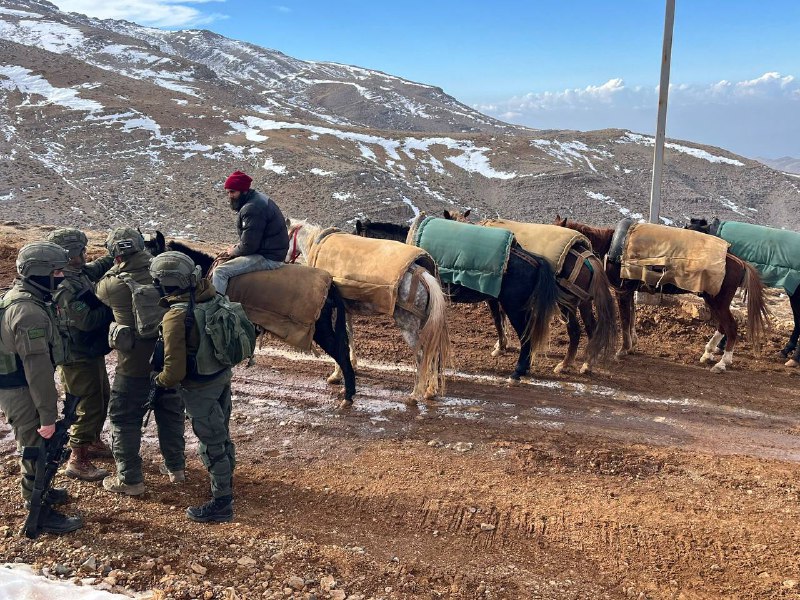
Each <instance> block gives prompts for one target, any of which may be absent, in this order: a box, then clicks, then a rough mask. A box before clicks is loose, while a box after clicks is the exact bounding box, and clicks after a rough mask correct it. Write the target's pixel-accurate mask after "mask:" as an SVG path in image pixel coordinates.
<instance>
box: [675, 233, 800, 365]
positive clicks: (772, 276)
mask: <svg viewBox="0 0 800 600" xmlns="http://www.w3.org/2000/svg"><path fill="white" fill-rule="evenodd" d="M720 225H721V223H720V222H719V220H718V219H714V221H713V222H712V223H709V222H708V221H707V220H706V219H702V218H701V219H696V218H692V219H690V222H689V224H688V225H686V227H685V229H691V230H693V231H700V232H702V233H708V234H710V235H717V236H719V237H722V239H724V240H725V241H727V242H730V243H731V244H732V247H731V252H732V253H733V254H738V248H737V243H736V242H737V237H736V235H735V233H734V234H733V235H731V234H725V233H723V232H722V231H720ZM750 227H751V230H752V231H753V232H755V233H756V234H757V236H758V238H757V239H758V243H759V244H760V245H762V247H764V248H766V249H767V253H768V254H769V255H770V256H767V257H764V258H765V260H764V261H763V262H762V261H754V263H753V264H754V266H755V268H756V270H757V271H758V272H759V274H760V275H761V278H762V280H763V281H764V283H765V285H767V286H769V287H783V289H784V291H785V292H786V295H787V296H789V305H790V306H791V307H792V317H793V318H794V329H793V330H792V334H791V335H790V336H789V341H788V342H787V343H786V346H784V348H783V349H782V350H781V356H783V358H786V359H788V360H787V361H786V363H785V364H786V366H787V367H796V366H798V365H800V348H798V346H797V340H798V337H800V285H797V281H796V280H794V281H792V282H789V281H786V280H785V279H784V278H783V277H782V275H785V271H780V270H778V271H776V270H775V268H776V267H778V268H780V267H784V268H786V261H784V260H778V261H776V260H774V259H775V258H776V257H775V256H774V255H773V253H774V251H775V250H776V249H777V248H776V246H777V245H779V244H780V243H781V241H779V240H778V239H777V237H778V236H781V237H784V236H785V237H787V238H789V239H792V240H793V241H794V247H795V248H796V246H797V244H798V243H800V233H796V232H794V231H786V230H783V229H775V228H773V227H764V226H750ZM720 234H721V235H720ZM784 250H786V248H784ZM790 252H791V251H790ZM794 255H795V256H796V254H794ZM790 288H794V289H790ZM720 343H721V342H720Z"/></svg>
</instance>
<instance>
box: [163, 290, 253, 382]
mask: <svg viewBox="0 0 800 600" xmlns="http://www.w3.org/2000/svg"><path fill="white" fill-rule="evenodd" d="M172 307H173V308H183V309H184V310H188V308H189V303H188V302H178V303H176V304H173V305H172ZM194 320H195V323H196V324H197V328H198V329H199V330H200V347H199V348H198V349H197V354H196V355H195V356H194V363H195V365H194V369H191V368H190V369H189V371H190V373H192V374H196V375H213V374H214V373H218V372H219V371H221V370H222V369H225V368H227V367H233V366H235V365H238V364H239V363H240V362H242V361H244V360H248V359H249V358H251V357H252V356H253V353H254V352H255V347H256V328H255V326H254V325H253V324H252V323H251V322H250V319H248V318H247V314H245V312H244V308H243V307H242V305H241V304H239V303H238V302H231V301H230V300H228V297H227V296H223V295H221V294H217V295H216V296H214V298H212V299H211V300H208V301H207V302H198V303H197V304H195V305H194ZM189 362H190V366H191V362H192V360H191V357H190V358H189Z"/></svg>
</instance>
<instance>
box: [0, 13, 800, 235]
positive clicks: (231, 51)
mask: <svg viewBox="0 0 800 600" xmlns="http://www.w3.org/2000/svg"><path fill="white" fill-rule="evenodd" d="M0 55H2V60H1V61H0V157H2V158H3V160H2V161H0V221H2V220H7V221H22V222H26V223H46V224H70V225H76V224H82V225H85V226H87V227H93V228H98V229H99V228H104V227H108V226H111V225H117V224H128V225H138V226H141V227H143V228H152V227H158V228H161V229H162V230H164V231H165V232H166V233H168V234H170V235H181V236H189V237H194V238H202V239H206V240H208V241H218V240H226V239H228V240H229V239H231V238H232V236H233V235H234V234H235V231H234V224H233V215H232V214H231V213H230V211H229V209H228V207H227V200H226V199H225V198H224V194H223V193H222V182H223V181H224V179H225V177H226V176H227V175H228V174H229V173H230V172H231V171H233V170H235V169H244V170H246V171H248V172H249V173H250V174H251V175H252V176H253V177H254V179H255V185H256V186H257V187H258V188H259V189H261V190H264V191H266V192H268V193H269V194H270V195H271V196H273V197H274V198H275V200H276V201H277V202H278V204H279V205H280V206H281V208H282V209H283V211H284V213H285V214H286V215H287V216H293V217H306V218H309V219H311V220H313V221H315V222H318V223H321V224H324V225H338V226H341V227H345V228H349V227H351V226H352V222H353V220H354V219H355V218H357V217H358V218H363V217H370V218H372V219H373V220H387V221H394V222H400V221H405V220H408V219H410V218H411V217H413V216H414V214H416V213H417V212H419V211H425V212H427V213H429V214H440V213H441V211H442V209H444V208H448V209H453V208H455V209H464V208H472V210H473V212H474V213H475V214H477V215H483V216H493V215H497V214H499V215H503V216H506V217H509V218H514V219H520V220H530V221H550V220H551V219H552V218H553V216H554V215H555V214H556V213H561V214H562V215H565V214H566V215H569V216H571V217H575V218H577V219H582V220H586V221H588V222H592V223H597V224H601V223H613V222H616V221H617V220H618V219H619V218H621V217H622V216H623V215H632V216H634V217H635V218H642V217H644V218H646V217H647V214H648V204H649V198H650V181H651V169H652V154H653V142H654V140H653V138H652V137H650V136H644V135H639V134H636V133H633V132H630V131H624V130H618V129H613V130H612V129H610V130H602V131H590V132H580V131H552V130H546V131H545V130H533V129H528V128H524V127H518V126H515V125H510V124H508V123H503V122H502V121H498V120H496V119H493V118H491V117H488V116H486V115H483V114H481V113H479V112H476V111H474V110H472V109H470V108H469V107H467V106H465V105H464V104H462V103H460V102H459V101H458V100H456V99H455V98H453V97H451V96H449V95H447V94H445V93H444V92H443V91H442V90H441V89H440V88H438V87H436V86H434V85H429V84H425V83H418V82H413V81H408V80H406V79H402V78H400V77H396V76H393V75H390V74H387V73H381V72H378V71H373V70H368V69H362V68H360V67H355V66H349V65H341V64H337V63H329V62H312V61H302V60H298V59H295V58H292V57H290V56H287V55H285V54H282V53H281V52H279V51H276V50H269V49H265V48H260V47H258V46H255V45H252V44H247V43H243V42H239V41H236V40H231V39H228V38H225V37H222V36H219V35H217V34H214V33H211V32H208V31H200V30H190V31H174V32H168V31H162V30H158V29H151V28H146V27H141V26H139V25H136V24H133V23H129V22H125V21H116V20H99V19H93V18H89V17H86V16H83V15H78V14H75V13H64V12H61V11H59V10H58V9H57V8H56V7H55V6H54V5H52V4H50V3H49V2H46V1H45V0H0ZM799 201H800V181H798V179H797V178H796V177H794V176H790V175H786V174H783V173H780V172H778V171H776V170H773V169H771V168H769V167H767V166H765V165H763V164H761V163H760V162H757V161H753V160H749V159H746V158H743V157H741V156H737V155H735V154H733V153H731V152H728V151H726V150H723V149H720V148H714V147H710V146H702V145H699V144H695V143H692V142H684V141H677V140H669V143H668V145H667V149H666V159H665V169H664V188H663V198H662V207H663V211H662V217H663V218H664V221H665V222H667V223H682V222H684V221H686V220H688V218H689V217H691V216H707V217H711V216H719V217H720V218H723V219H737V220H745V221H753V222H757V223H762V224H767V225H773V226H777V227H788V228H792V229H800V212H798V211H797V210H795V207H796V206H798V202H799Z"/></svg>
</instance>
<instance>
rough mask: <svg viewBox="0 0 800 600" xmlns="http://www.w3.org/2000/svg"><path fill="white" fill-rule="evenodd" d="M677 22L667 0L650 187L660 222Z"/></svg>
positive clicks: (652, 209)
mask: <svg viewBox="0 0 800 600" xmlns="http://www.w3.org/2000/svg"><path fill="white" fill-rule="evenodd" d="M674 23H675V0H667V10H666V15H665V16H664V48H663V50H662V56H661V84H660V85H659V88H658V121H657V122H656V143H655V156H654V157H653V183H652V186H651V188H650V222H651V223H658V217H659V211H660V210H661V172H662V170H663V166H664V137H665V132H666V128H667V98H668V96H669V67H670V59H671V56H672V28H673V27H672V26H673V24H674Z"/></svg>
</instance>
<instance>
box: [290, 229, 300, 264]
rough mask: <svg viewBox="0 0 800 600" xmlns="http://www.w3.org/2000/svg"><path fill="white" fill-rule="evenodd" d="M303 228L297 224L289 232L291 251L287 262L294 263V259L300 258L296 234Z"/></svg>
mask: <svg viewBox="0 0 800 600" xmlns="http://www.w3.org/2000/svg"><path fill="white" fill-rule="evenodd" d="M302 228H303V226H302V225H297V226H296V227H295V228H294V231H293V232H292V233H291V237H292V253H291V254H290V255H289V263H290V264H295V261H296V260H297V259H298V258H300V255H301V254H302V252H301V251H300V248H299V246H298V244H297V234H298V233H300V230H301V229H302Z"/></svg>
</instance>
